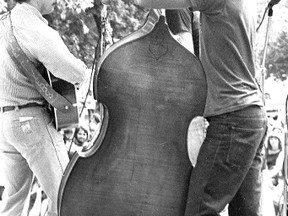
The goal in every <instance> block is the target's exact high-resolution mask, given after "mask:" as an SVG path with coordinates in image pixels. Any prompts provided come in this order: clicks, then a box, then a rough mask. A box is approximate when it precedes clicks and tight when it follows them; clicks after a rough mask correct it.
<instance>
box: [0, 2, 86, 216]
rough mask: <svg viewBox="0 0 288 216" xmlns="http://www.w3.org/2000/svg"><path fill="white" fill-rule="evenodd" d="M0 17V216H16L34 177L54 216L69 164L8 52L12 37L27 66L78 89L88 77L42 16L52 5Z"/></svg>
mask: <svg viewBox="0 0 288 216" xmlns="http://www.w3.org/2000/svg"><path fill="white" fill-rule="evenodd" d="M16 2H17V4H16V6H15V7H14V8H13V9H12V10H11V11H10V12H8V13H6V14H4V15H2V16H1V17H0V56H1V57H0V68H1V75H0V119H1V120H0V163H1V171H0V172H1V173H0V176H1V181H2V182H3V184H4V187H5V190H4V193H3V197H2V201H1V206H0V215H1V216H20V215H22V214H26V212H22V211H23V207H24V203H25V200H26V198H27V196H28V194H29V190H30V186H31V183H32V179H33V176H34V175H35V176H36V178H37V180H38V182H39V184H40V186H41V187H42V189H43V190H44V192H45V194H46V195H47V197H48V202H49V204H48V212H47V215H48V216H56V215H57V196H58V188H59V185H60V182H61V179H62V176H63V173H64V170H65V168H66V166H67V164H68V162H69V158H68V154H67V151H66V148H65V145H64V142H63V136H62V134H60V133H59V132H58V131H57V130H56V129H55V127H54V124H53V121H52V115H51V113H50V110H49V109H48V106H47V102H46V101H45V99H44V98H43V97H42V95H41V94H40V93H39V92H38V91H37V89H36V87H35V86H34V85H33V84H32V83H31V82H30V80H29V79H28V78H27V77H26V76H25V75H24V74H23V72H22V71H21V70H20V69H19V68H18V67H17V66H16V64H15V63H14V62H13V60H12V58H11V56H10V55H9V53H8V51H7V47H8V45H9V43H10V40H9V38H8V37H7V35H9V33H10V32H11V31H12V32H13V34H14V36H15V38H16V40H17V42H18V43H19V46H20V47H21V49H22V50H23V52H24V53H25V54H26V55H27V57H28V58H29V59H30V60H31V62H32V63H33V64H35V65H37V64H38V63H39V62H41V63H42V64H43V65H44V66H45V67H46V68H47V70H49V71H50V72H51V73H52V74H53V75H54V76H55V77H58V78H61V79H63V80H65V81H68V82H70V83H72V84H75V85H76V86H77V87H80V86H81V85H82V84H83V83H85V82H86V81H88V78H89V75H90V71H89V70H88V69H87V67H86V66H85V64H84V63H83V62H82V61H80V60H78V59H76V58H75V57H74V56H73V55H72V54H71V53H70V52H69V50H68V48H67V47H66V46H65V44H64V42H63V41H62V39H61V37H60V36H59V34H58V33H57V32H56V31H55V30H54V29H52V28H51V27H49V26H48V23H47V21H46V20H45V19H44V18H43V17H42V15H45V14H49V13H51V12H52V11H53V10H54V7H55V5H56V0H16Z"/></svg>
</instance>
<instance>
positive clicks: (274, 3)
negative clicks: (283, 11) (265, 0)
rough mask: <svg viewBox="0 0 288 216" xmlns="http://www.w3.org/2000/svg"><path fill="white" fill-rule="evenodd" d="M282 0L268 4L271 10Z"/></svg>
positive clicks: (272, 0)
mask: <svg viewBox="0 0 288 216" xmlns="http://www.w3.org/2000/svg"><path fill="white" fill-rule="evenodd" d="M279 2H280V0H271V1H270V2H269V4H268V7H269V8H272V7H273V6H274V5H276V4H278V3H279Z"/></svg>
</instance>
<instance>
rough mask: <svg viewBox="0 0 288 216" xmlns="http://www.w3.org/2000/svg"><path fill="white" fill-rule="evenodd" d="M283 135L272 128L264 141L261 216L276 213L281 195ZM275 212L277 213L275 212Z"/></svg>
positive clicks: (279, 206) (270, 215)
mask: <svg viewBox="0 0 288 216" xmlns="http://www.w3.org/2000/svg"><path fill="white" fill-rule="evenodd" d="M283 138H284V135H283V133H282V132H281V129H280V132H279V131H278V129H277V128H276V129H275V128H273V129H272V130H271V131H270V132H269V133H268V138H267V142H266V143H265V161H264V162H265V163H264V164H263V186H262V190H263V191H262V206H263V216H266V215H267V216H273V215H278V212H277V211H279V209H281V204H282V203H281V202H282V201H281V198H280V197H281V196H283V188H284V187H283V182H284V180H283V172H282V171H283V164H284V144H283ZM276 213H277V214H276Z"/></svg>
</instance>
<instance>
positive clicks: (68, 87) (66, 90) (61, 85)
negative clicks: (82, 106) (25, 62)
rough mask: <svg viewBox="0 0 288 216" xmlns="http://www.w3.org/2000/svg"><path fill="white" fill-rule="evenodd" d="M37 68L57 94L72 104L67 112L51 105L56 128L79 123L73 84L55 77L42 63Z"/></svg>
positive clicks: (73, 125)
mask: <svg viewBox="0 0 288 216" xmlns="http://www.w3.org/2000/svg"><path fill="white" fill-rule="evenodd" d="M37 69H38V71H39V72H40V73H41V75H42V76H43V77H44V78H45V80H46V81H47V82H48V83H49V84H50V86H51V87H52V88H53V89H54V90H55V91H56V92H57V93H58V94H60V95H61V96H63V97H64V98H65V99H66V100H68V101H69V102H70V103H71V104H73V107H72V109H70V111H69V112H61V111H60V110H58V109H56V108H55V107H53V106H52V105H51V110H52V113H53V117H54V124H55V127H56V129H57V130H60V129H62V128H69V127H75V126H77V124H78V123H79V112H78V106H77V97H76V89H75V86H74V85H73V84H72V83H69V82H67V81H65V80H62V79H60V78H57V77H55V76H54V75H53V74H52V73H50V72H49V71H48V70H47V69H46V68H45V67H44V66H43V65H42V64H40V65H39V66H38V67H37Z"/></svg>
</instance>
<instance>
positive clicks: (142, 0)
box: [132, 0, 191, 9]
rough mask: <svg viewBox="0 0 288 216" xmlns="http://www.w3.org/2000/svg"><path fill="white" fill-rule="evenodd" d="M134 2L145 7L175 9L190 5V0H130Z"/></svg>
mask: <svg viewBox="0 0 288 216" xmlns="http://www.w3.org/2000/svg"><path fill="white" fill-rule="evenodd" d="M132 1H133V2H134V3H135V4H137V5H140V6H142V7H145V8H166V9H176V8H185V7H190V6H191V2H190V0H132Z"/></svg>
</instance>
